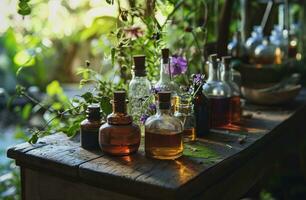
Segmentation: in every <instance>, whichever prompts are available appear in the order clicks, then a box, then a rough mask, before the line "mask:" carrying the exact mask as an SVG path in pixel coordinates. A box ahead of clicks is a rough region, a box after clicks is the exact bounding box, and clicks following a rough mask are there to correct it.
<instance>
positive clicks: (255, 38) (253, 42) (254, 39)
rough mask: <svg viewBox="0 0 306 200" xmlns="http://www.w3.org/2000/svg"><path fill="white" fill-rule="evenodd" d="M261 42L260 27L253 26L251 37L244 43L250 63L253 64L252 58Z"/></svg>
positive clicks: (261, 33)
mask: <svg viewBox="0 0 306 200" xmlns="http://www.w3.org/2000/svg"><path fill="white" fill-rule="evenodd" d="M262 40H263V30H262V28H261V27H260V26H254V27H253V32H252V34H251V37H249V38H248V39H247V41H246V43H245V47H246V49H247V52H248V54H249V56H250V57H251V61H252V62H253V57H254V55H255V49H256V47H257V46H258V45H260V44H261V43H262Z"/></svg>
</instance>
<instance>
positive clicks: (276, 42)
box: [270, 26, 288, 64]
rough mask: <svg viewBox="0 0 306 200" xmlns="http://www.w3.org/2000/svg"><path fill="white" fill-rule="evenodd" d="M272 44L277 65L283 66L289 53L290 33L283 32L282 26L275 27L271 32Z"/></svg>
mask: <svg viewBox="0 0 306 200" xmlns="http://www.w3.org/2000/svg"><path fill="white" fill-rule="evenodd" d="M270 43H271V45H273V46H274V49H275V56H276V58H275V63H276V64H281V63H282V61H283V60H284V59H285V58H286V57H287V52H288V31H287V30H283V29H282V28H281V27H280V26H274V29H273V30H272V31H271V35H270Z"/></svg>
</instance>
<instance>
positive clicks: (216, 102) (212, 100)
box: [202, 54, 231, 128]
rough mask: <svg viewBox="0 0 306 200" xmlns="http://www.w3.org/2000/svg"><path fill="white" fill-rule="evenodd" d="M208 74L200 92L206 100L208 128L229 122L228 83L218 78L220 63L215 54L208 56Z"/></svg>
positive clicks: (229, 95)
mask: <svg viewBox="0 0 306 200" xmlns="http://www.w3.org/2000/svg"><path fill="white" fill-rule="evenodd" d="M208 64H209V76H208V80H207V82H206V83H205V84H204V85H203V89H202V92H203V94H204V95H205V97H206V98H207V100H208V108H209V122H210V128H218V127H222V126H225V125H228V124H229V123H230V98H231V89H230V87H229V85H228V84H227V83H226V82H224V81H222V80H221V79H220V78H219V74H220V63H219V59H218V58H217V55H216V54H213V55H210V56H209V63H208Z"/></svg>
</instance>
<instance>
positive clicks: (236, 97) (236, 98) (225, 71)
mask: <svg viewBox="0 0 306 200" xmlns="http://www.w3.org/2000/svg"><path fill="white" fill-rule="evenodd" d="M230 62H231V57H230V56H223V57H222V73H221V79H222V80H223V81H224V82H226V83H227V84H228V85H229V86H230V88H231V100H230V109H231V110H230V113H231V123H235V122H239V121H240V118H241V103H240V88H239V86H238V85H237V84H236V83H235V82H234V75H233V69H232V68H231V66H230Z"/></svg>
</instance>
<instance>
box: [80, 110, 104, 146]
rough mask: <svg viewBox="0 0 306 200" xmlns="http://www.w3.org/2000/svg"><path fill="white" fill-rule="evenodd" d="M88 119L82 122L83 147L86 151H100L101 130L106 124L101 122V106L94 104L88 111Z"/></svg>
mask: <svg viewBox="0 0 306 200" xmlns="http://www.w3.org/2000/svg"><path fill="white" fill-rule="evenodd" d="M86 114H87V119H85V120H83V121H82V122H81V130H80V133H81V146H82V147H83V148H84V149H88V150H95V149H99V128H100V126H101V125H102V124H103V123H104V122H102V121H101V113H100V106H99V105H98V104H92V105H89V106H88V107H87V110H86Z"/></svg>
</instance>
